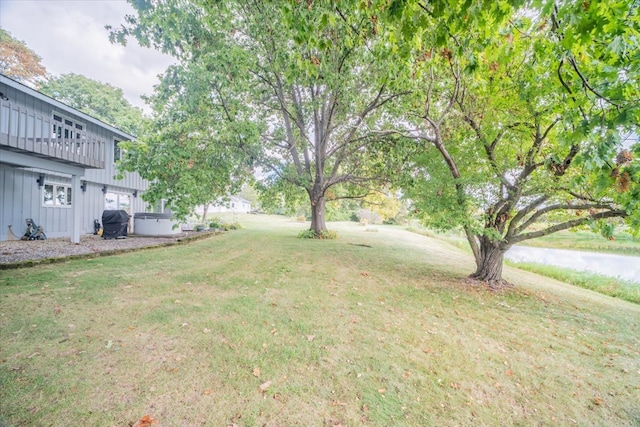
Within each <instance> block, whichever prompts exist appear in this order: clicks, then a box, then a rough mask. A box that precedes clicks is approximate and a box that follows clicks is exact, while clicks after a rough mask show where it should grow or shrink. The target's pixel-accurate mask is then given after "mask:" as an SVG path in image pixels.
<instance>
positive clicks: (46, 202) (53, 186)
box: [42, 182, 73, 207]
mask: <svg viewBox="0 0 640 427" xmlns="http://www.w3.org/2000/svg"><path fill="white" fill-rule="evenodd" d="M72 200H73V198H72V197H71V186H70V185H66V184H57V183H51V182H45V184H44V186H43V187H42V205H43V206H45V207H69V206H71V202H72Z"/></svg>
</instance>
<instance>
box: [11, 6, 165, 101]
mask: <svg viewBox="0 0 640 427" xmlns="http://www.w3.org/2000/svg"><path fill="white" fill-rule="evenodd" d="M127 14H133V8H132V7H131V6H130V5H129V4H128V3H127V2H126V1H125V0H0V27H2V28H3V29H5V30H6V31H9V32H10V33H11V35H12V36H13V37H14V38H16V39H18V40H22V41H24V42H25V43H26V44H27V46H28V47H29V48H31V49H32V50H33V51H35V52H36V53H37V54H38V55H40V57H42V63H43V65H44V66H45V67H46V68H47V71H48V72H49V73H50V74H52V75H60V74H67V73H76V74H82V75H84V76H87V77H89V78H91V79H94V80H98V81H100V82H103V83H110V84H111V85H113V86H115V87H118V88H120V89H122V90H123V92H124V94H125V97H126V98H127V100H128V101H129V102H131V104H133V105H135V106H137V107H140V108H143V109H145V111H148V108H146V107H145V104H144V101H142V99H140V95H143V94H151V93H152V92H153V85H154V84H156V83H157V82H158V78H157V75H158V74H160V73H162V72H163V71H164V70H165V69H166V68H167V66H168V65H169V64H171V63H172V62H173V60H172V58H170V57H168V56H165V55H163V54H161V53H159V52H157V51H154V50H152V49H147V48H143V47H140V46H139V45H138V44H137V42H136V41H135V40H131V41H130V42H129V43H128V44H127V46H126V47H124V46H121V45H113V44H111V43H110V42H109V34H108V32H107V30H105V28H104V26H105V25H112V26H114V27H118V26H119V25H120V24H121V23H123V22H124V16H125V15H127Z"/></svg>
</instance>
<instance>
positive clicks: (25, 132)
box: [0, 100, 106, 169]
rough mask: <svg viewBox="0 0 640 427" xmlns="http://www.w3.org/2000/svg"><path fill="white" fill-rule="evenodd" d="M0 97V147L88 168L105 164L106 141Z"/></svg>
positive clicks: (98, 167)
mask: <svg viewBox="0 0 640 427" xmlns="http://www.w3.org/2000/svg"><path fill="white" fill-rule="evenodd" d="M58 119H61V120H55V119H54V118H53V117H47V116H42V115H39V114H36V113H35V112H33V111H29V110H28V109H26V108H24V107H22V106H19V105H15V104H12V103H11V102H8V101H3V100H0V147H1V148H3V149H7V150H11V151H16V152H22V153H25V154H31V155H34V156H36V157H41V158H46V159H49V160H53V161H58V162H61V163H67V164H71V165H74V166H80V167H83V168H88V169H103V168H104V166H105V149H106V142H105V141H104V140H103V139H100V138H98V137H97V136H95V135H92V134H90V133H88V132H87V131H86V125H80V124H74V123H71V124H70V125H69V123H70V122H69V120H64V119H63V118H60V117H58Z"/></svg>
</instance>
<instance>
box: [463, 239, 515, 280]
mask: <svg viewBox="0 0 640 427" xmlns="http://www.w3.org/2000/svg"><path fill="white" fill-rule="evenodd" d="M507 249H509V247H505V246H504V245H500V244H496V243H495V242H491V241H490V240H488V239H481V242H480V253H479V256H477V257H476V267H477V268H476V271H475V273H473V274H472V275H471V277H472V278H474V279H477V280H481V281H483V282H487V283H488V284H489V286H491V287H502V286H505V285H507V283H506V282H505V281H504V280H503V279H502V263H503V261H504V254H505V252H506V251H507Z"/></svg>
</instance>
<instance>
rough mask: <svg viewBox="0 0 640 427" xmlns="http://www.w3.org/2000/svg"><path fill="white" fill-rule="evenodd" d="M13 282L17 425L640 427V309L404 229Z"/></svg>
mask: <svg viewBox="0 0 640 427" xmlns="http://www.w3.org/2000/svg"><path fill="white" fill-rule="evenodd" d="M240 222H241V223H243V224H244V225H245V227H246V228H245V229H243V230H239V231H234V232H229V233H226V234H224V235H219V236H215V237H211V238H208V239H205V240H200V241H196V242H192V243H190V244H188V245H180V246H173V247H165V248H158V249H151V250H144V251H140V252H135V253H128V254H123V255H119V256H110V257H103V258H95V259H89V260H74V261H69V262H65V263H61V264H51V265H42V266H37V267H33V268H27V269H20V270H12V271H11V270H5V271H0V334H1V335H0V425H7V426H25V425H29V426H69V425H82V426H129V425H133V424H134V423H136V422H137V421H138V420H140V419H141V418H142V417H143V416H145V415H149V417H150V418H153V419H154V420H156V423H155V424H153V425H154V426H263V425H265V426H360V425H365V426H431V425H433V426H454V425H459V426H497V425H527V426H528V425H549V426H551V425H553V426H555V425H563V426H564V425H579V426H591V425H593V426H605V425H606V426H614V425H615V426H638V425H640V306H639V305H636V304H631V303H628V302H624V301H621V300H617V299H614V298H611V297H607V296H603V295H600V294H596V293H594V292H591V291H588V290H583V289H579V288H575V287H572V286H569V285H566V284H563V283H560V282H556V281H553V280H550V279H546V278H542V277H540V276H536V275H534V274H532V273H527V272H522V271H519V270H516V269H512V268H506V270H505V276H506V278H508V279H509V280H510V281H511V282H513V283H515V284H516V288H515V289H514V290H511V291H507V292H502V293H492V292H489V291H488V290H486V289H484V288H480V287H477V286H474V285H473V284H472V283H469V282H466V281H465V277H466V275H467V274H468V273H469V272H470V271H472V269H473V261H472V259H471V258H470V256H469V255H468V254H466V253H464V252H463V251H461V250H460V249H457V248H456V247H454V246H452V245H449V244H447V243H446V242H442V241H440V240H437V239H431V238H428V237H425V236H420V235H417V234H414V233H410V232H407V231H403V230H401V229H397V228H392V227H378V232H367V231H365V228H364V227H360V226H358V225H357V224H347V223H344V224H330V227H331V228H332V229H335V230H337V231H338V233H339V239H337V240H331V241H310V240H302V239H298V238H296V235H297V232H298V231H299V230H301V229H303V228H304V227H305V224H299V223H293V222H289V220H288V219H285V218H281V217H268V216H247V217H243V218H240Z"/></svg>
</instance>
